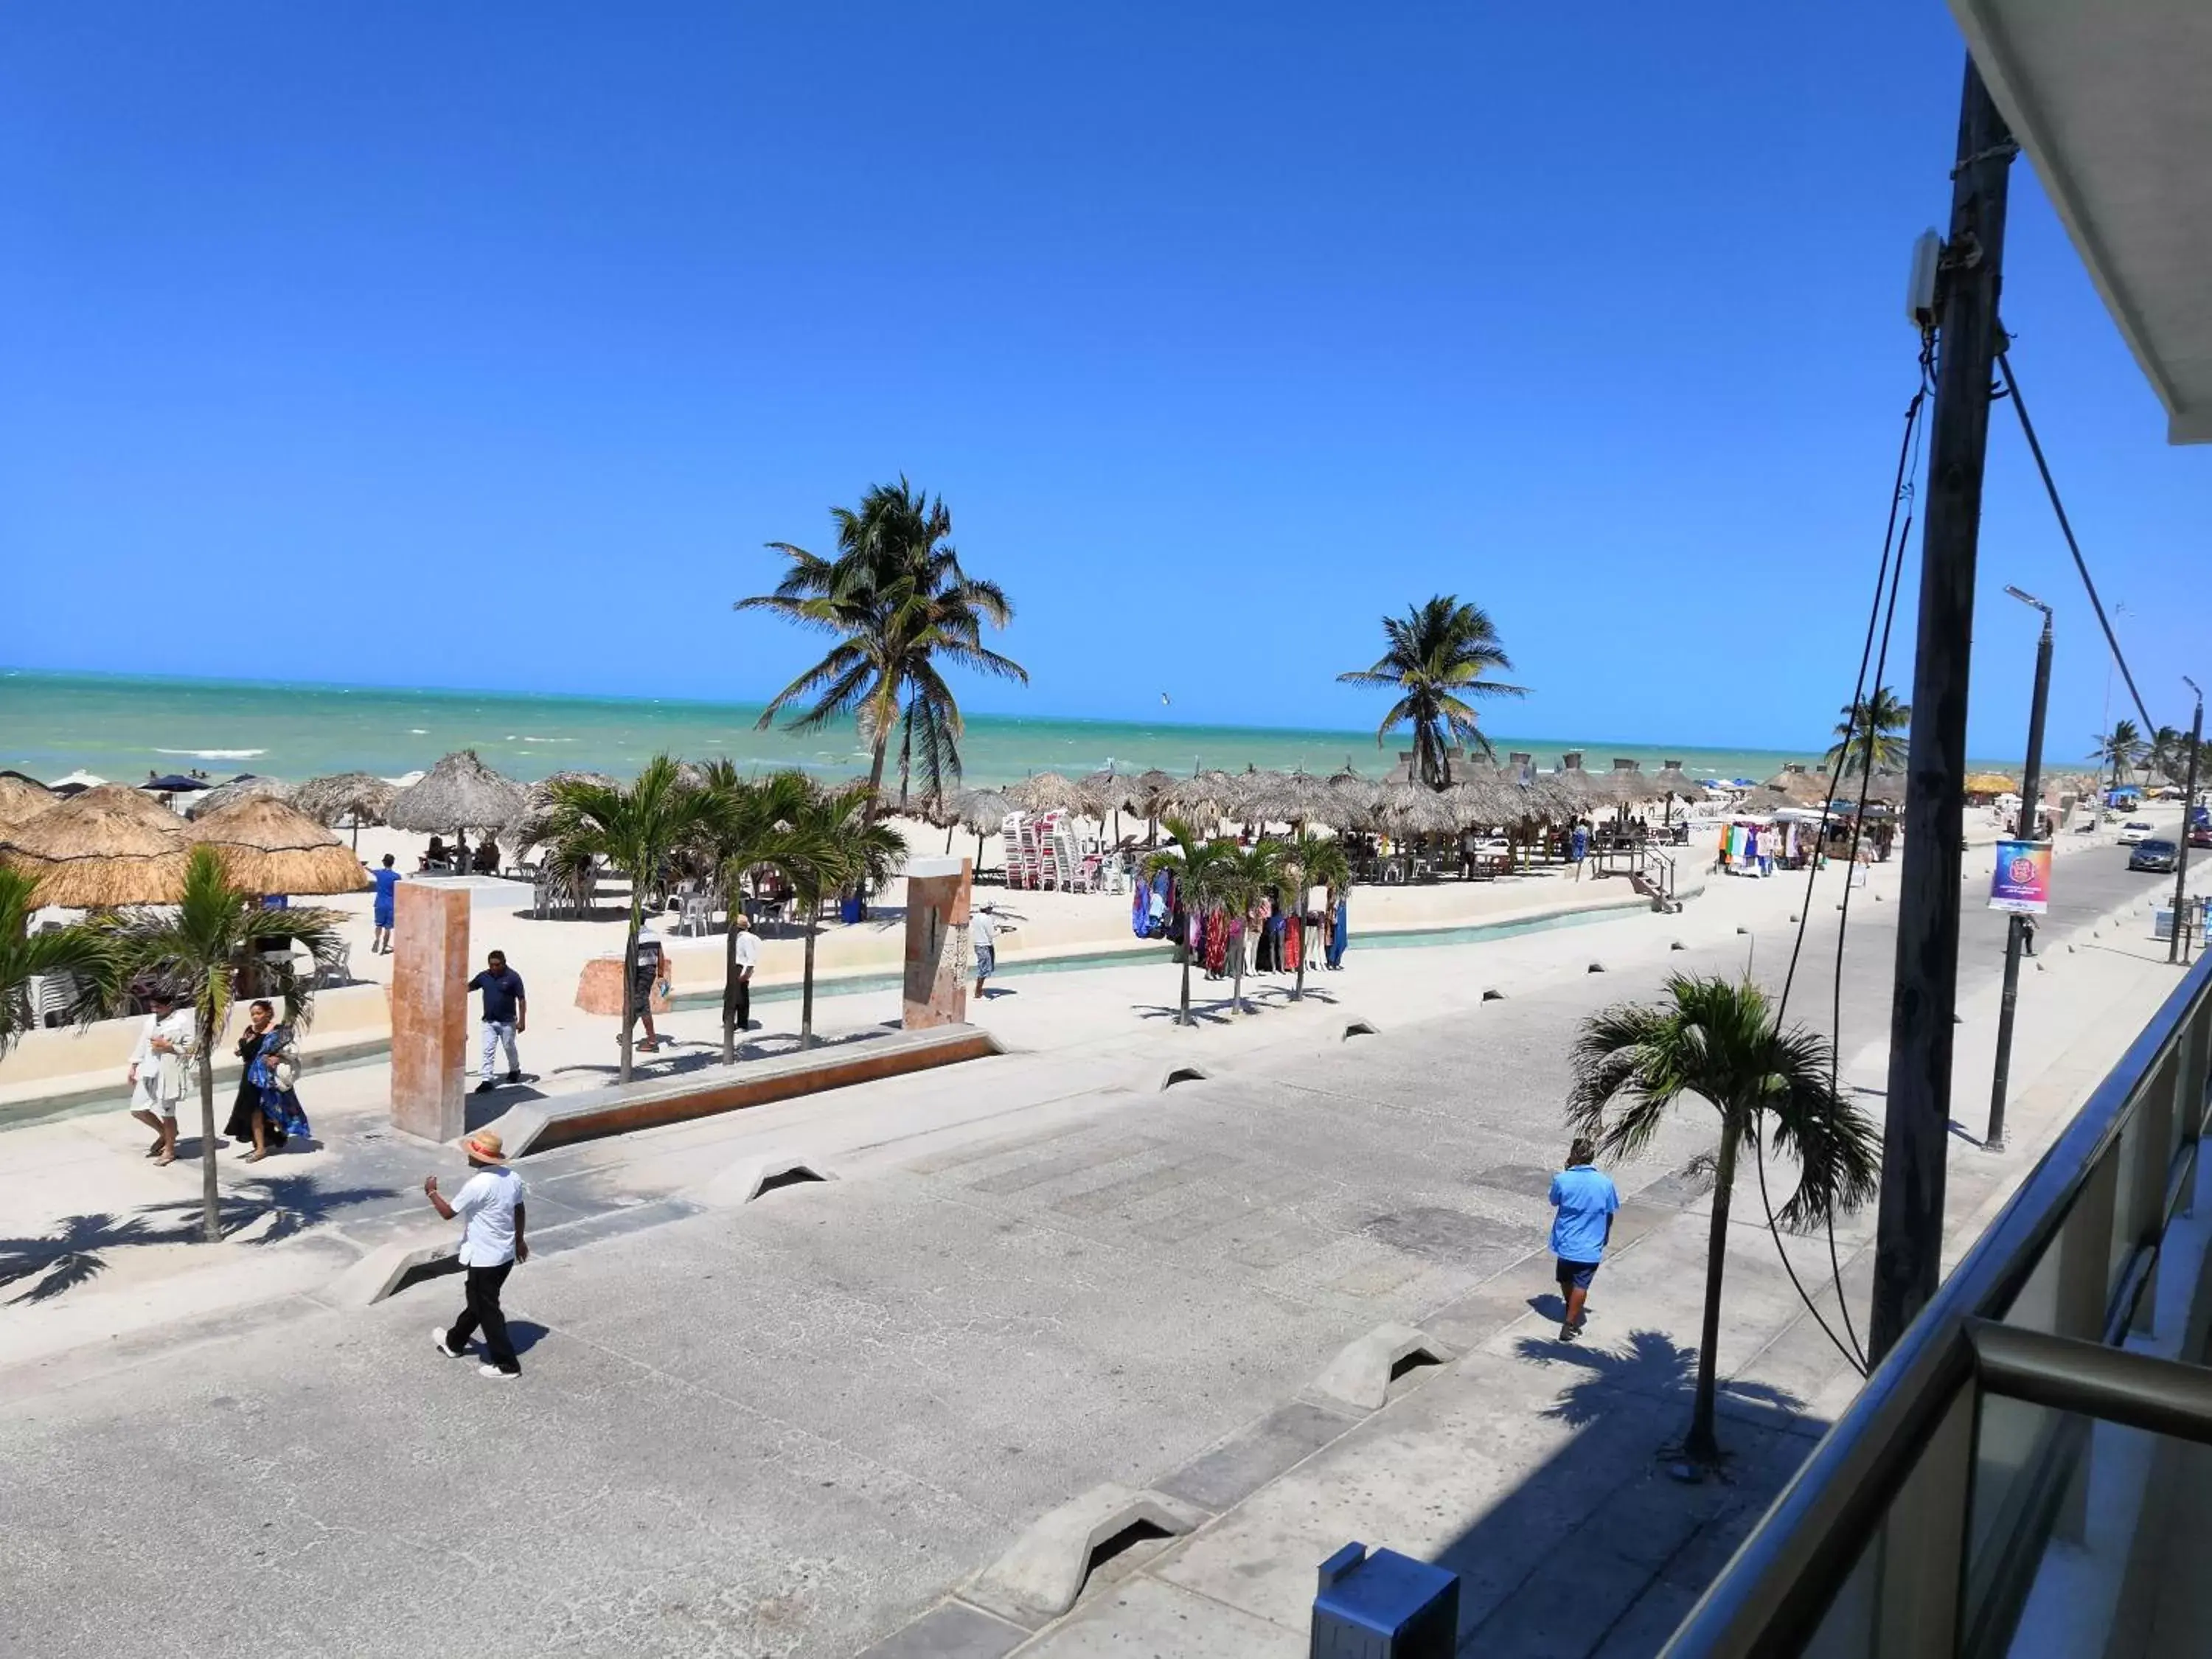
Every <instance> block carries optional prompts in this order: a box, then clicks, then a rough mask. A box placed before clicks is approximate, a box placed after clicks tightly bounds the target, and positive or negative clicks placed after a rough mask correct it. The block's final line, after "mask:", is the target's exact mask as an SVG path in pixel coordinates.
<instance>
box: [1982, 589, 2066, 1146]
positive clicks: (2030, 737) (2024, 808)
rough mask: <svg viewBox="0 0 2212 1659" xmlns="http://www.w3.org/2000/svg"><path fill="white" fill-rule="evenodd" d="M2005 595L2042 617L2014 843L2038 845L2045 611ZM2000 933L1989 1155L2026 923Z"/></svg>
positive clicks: (2008, 1060)
mask: <svg viewBox="0 0 2212 1659" xmlns="http://www.w3.org/2000/svg"><path fill="white" fill-rule="evenodd" d="M2005 592H2008V593H2009V594H2011V595H2012V596H2013V598H2015V599H2018V600H2019V601H2020V602H2021V604H2022V605H2033V606H2034V607H2035V608H2036V609H2037V610H2038V611H2041V612H2042V613H2043V637H2042V638H2041V639H2039V640H2038V641H2036V642H2035V698H2034V701H2033V702H2030V703H2029V704H2028V708H2027V773H2026V775H2024V776H2023V777H2022V778H2021V781H2020V824H2021V827H2020V839H2021V840H2022V841H2041V840H2042V839H2043V823H2042V817H2043V711H2044V707H2045V704H2046V703H2048V702H2049V701H2050V699H2051V607H2050V606H2049V605H2045V604H2044V602H2043V601H2042V600H2041V599H2037V598H2036V597H2035V595H2033V593H2023V592H2021V591H2020V589H2018V588H2017V587H2007V588H2006V589H2005ZM2009 921H2010V922H2011V926H2010V927H2008V928H2006V930H2005V965H2004V1000H2003V1002H2002V1005H2001V1006H1999V1008H1998V1010H1997V1064H1996V1076H1995V1078H1994V1079H1992V1080H1991V1082H1990V1132H1989V1133H1988V1134H1986V1135H1984V1137H1983V1138H1982V1145H1983V1146H1984V1148H1985V1149H1987V1150H1988V1151H1990V1152H2002V1151H2003V1150H2004V1144H2005V1138H2004V1112H2005V1089H2006V1086H2007V1085H2008V1084H2009V1083H2010V1082H2011V1080H2012V1022H2013V1015H2014V1013H2015V1011H2016V1010H2017V1009H2018V1007H2019V1006H2020V947H2021V944H2022V943H2023V942H2024V941H2025V939H2026V938H2027V917H2026V916H2022V915H2014V916H2012V917H2010V918H2009Z"/></svg>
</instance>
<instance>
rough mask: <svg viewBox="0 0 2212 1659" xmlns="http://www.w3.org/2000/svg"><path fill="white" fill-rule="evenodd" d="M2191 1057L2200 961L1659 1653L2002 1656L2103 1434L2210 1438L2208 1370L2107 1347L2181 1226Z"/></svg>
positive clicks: (2067, 1537)
mask: <svg viewBox="0 0 2212 1659" xmlns="http://www.w3.org/2000/svg"><path fill="white" fill-rule="evenodd" d="M2208 1065H2212V958H2208V959H2206V960H2204V961H2200V962H2198V963H2197V965H2196V966H2195V967H2194V968H2193V969H2191V970H2190V971H2189V972H2188V974H2187V975H2186V976H2185V978H2184V979H2183V980H2182V981H2181V983H2180V984H2179V986H2178V987H2176V988H2175V990H2174V992H2173V993H2172V995H2171V996H2169V997H2168V998H2167V999H2166V1001H2165V1003H2164V1004H2163V1005H2162V1006H2160V1009H2159V1011H2158V1013H2157V1015H2156V1016H2155V1017H2154V1018H2153V1019H2152V1020H2151V1022H2150V1024H2148V1026H2146V1027H2145V1028H2144V1030H2143V1031H2142V1035H2141V1036H2138V1037H2137V1038H2136V1041H2135V1042H2134V1043H2133V1044H2132V1045H2131V1046H2130V1048H2129V1049H2128V1052H2127V1054H2126V1055H2125V1056H2124V1058H2123V1059H2122V1060H2120V1063H2119V1064H2118V1066H2115V1067H2114V1068H2113V1070H2112V1073H2111V1074H2110V1075H2109V1076H2108V1077H2106V1079H2105V1080H2104V1082H2103V1083H2102V1084H2100V1085H2099V1086H2098V1089H2097V1091H2096V1092H2095V1093H2094V1094H2093V1096H2091V1097H2090V1098H2089V1101H2088V1103H2087V1104H2086V1105H2085V1106H2084V1107H2083V1108H2082V1109H2081V1112H2080V1113H2079V1114H2078V1115H2076V1116H2075V1119H2074V1121H2072V1122H2071V1123H2070V1124H2069V1125H2068V1126H2067V1127H2066V1129H2065V1130H2064V1132H2063V1133H2062V1134H2061V1136H2060V1137H2059V1139H2058V1141H2057V1144H2056V1145H2055V1146H2052V1147H2051V1151H2050V1152H2049V1153H2048V1154H2047V1155H2046V1156H2045V1158H2044V1159H2043V1161H2042V1162H2041V1163H2040V1164H2038V1165H2037V1166H2036V1167H2035V1169H2034V1170H2033V1172H2032V1173H2031V1174H2030V1175H2029V1176H2028V1177H2027V1180H2026V1181H2025V1182H2022V1183H2021V1188H2020V1190H2019V1191H2018V1192H2017V1193H2015V1194H2014V1196H2013V1199H2012V1201H2011V1202H2010V1203H2009V1204H2008V1205H2007V1206H2005V1209H2004V1211H2003V1212H2002V1214H2000V1215H1999V1216H1998V1217H1997V1218H1996V1221H1995V1222H1994V1223H1993V1224H1991V1225H1990V1229H1989V1231H1987V1232H1985V1233H1984V1235H1983V1236H1982V1237H1981V1238H1980V1239H1979V1241H1978V1242H1977V1243H1976V1244H1975V1245H1974V1247H1973V1249H1972V1250H1971V1251H1969V1252H1968V1254H1967V1255H1966V1259H1965V1260H1964V1261H1961V1262H1960V1264H1959V1265H1958V1267H1957V1268H1956V1269H1955V1270H1954V1271H1953V1273H1951V1275H1950V1277H1949V1278H1948V1279H1945V1280H1944V1282H1943V1284H1942V1287H1941V1288H1940V1289H1939V1290H1938V1291H1937V1292H1936V1297H1935V1298H1934V1300H1932V1301H1931V1302H1930V1303H1929V1304H1928V1306H1927V1307H1926V1308H1925V1309H1924V1310H1922V1312H1921V1314H1920V1316H1919V1317H1918V1318H1917V1320H1915V1321H1914V1322H1913V1323H1912V1325H1911V1327H1910V1328H1908V1329H1907V1330H1906V1331H1905V1334H1904V1335H1903V1337H1902V1338H1900V1339H1899V1341H1898V1344H1897V1346H1896V1347H1895V1348H1894V1349H1893V1351H1892V1352H1890V1354H1889V1355H1888V1357H1887V1358H1886V1359H1885V1360H1884V1361H1883V1362H1882V1364H1881V1366H1880V1367H1879V1368H1877V1369H1876V1370H1875V1373H1874V1376H1872V1377H1871V1378H1870V1379H1869V1381H1868V1383H1867V1384H1866V1387H1865V1388H1864V1389H1863V1390H1862V1391H1861V1392H1860V1394H1859V1395H1858V1397H1857V1399H1856V1400H1855V1401H1853V1402H1852V1404H1851V1406H1850V1409H1849V1410H1847V1411H1846V1412H1844V1414H1843V1416H1842V1417H1841V1418H1840V1419H1838V1422H1837V1423H1836V1425H1835V1426H1834V1427H1833V1428H1832V1430H1830V1431H1829V1432H1828V1435H1827V1437H1826V1438H1825V1439H1824V1440H1822V1441H1821V1443H1820V1446H1819V1447H1818V1448H1817V1449H1815V1451H1814V1454H1813V1455H1812V1457H1811V1458H1810V1459H1809V1460H1808V1462H1806V1464H1805V1466H1804V1468H1802V1470H1800V1471H1799V1473H1798V1475H1797V1478H1796V1480H1794V1481H1792V1482H1791V1483H1790V1486H1789V1487H1788V1488H1787V1489H1786V1490H1785V1491H1784V1492H1783V1494H1782V1496H1781V1497H1780V1498H1778V1499H1777V1500H1776V1502H1775V1504H1774V1507H1773V1508H1772V1509H1771V1510H1770V1511H1769V1512H1768V1514H1767V1516H1766V1518H1765V1520H1764V1521H1763V1522H1761V1523H1760V1525H1759V1528H1758V1529H1757V1530H1756V1531H1755V1532H1753V1534H1752V1535H1751V1536H1750V1538H1748V1539H1747V1540H1746V1541H1745V1543H1744V1546H1743V1547H1742V1549H1741V1550H1740V1551H1739V1552H1738V1553H1737V1554H1736V1557H1735V1560H1734V1561H1732V1562H1731V1563H1730V1564H1729V1566H1728V1568H1727V1569H1726V1570H1725V1571H1723V1573H1722V1574H1721V1576H1720V1577H1718V1578H1717V1579H1716V1580H1715V1581H1714V1583H1713V1584H1712V1585H1711V1588H1710V1589H1708V1590H1707V1591H1706V1593H1705V1597H1704V1599H1703V1600H1701V1601H1699V1604H1698V1605H1697V1607H1695V1608H1693V1609H1692V1612H1691V1613H1690V1616H1689V1617H1688V1619H1687V1620H1685V1621H1684V1622H1683V1624H1682V1626H1681V1627H1680V1630H1679V1631H1677V1632H1676V1633H1675V1636H1674V1640H1673V1641H1672V1643H1670V1644H1668V1648H1667V1649H1666V1652H1667V1653H1668V1655H1679V1656H1690V1655H1696V1656H1736V1655H1741V1656H1744V1659H1752V1656H1758V1659H1773V1656H1780V1655H1794V1654H1806V1655H1817V1656H1821V1659H1830V1656H1833V1659H1845V1656H1862V1655H1864V1656H1877V1655H1878V1656H1881V1659H1900V1656H1919V1655H1950V1654H1971V1655H1978V1656H1979V1655H1996V1654H2002V1653H2005V1652H2007V1651H2008V1650H2010V1649H2011V1648H2012V1647H2013V1645H2014V1643H2015V1637H2016V1636H2017V1635H2020V1634H2021V1614H2022V1611H2023V1609H2025V1608H2027V1607H2028V1606H2029V1605H2030V1598H2031V1593H2032V1592H2033V1591H2034V1590H2035V1588H2036V1585H2037V1582H2038V1578H2039V1575H2040V1574H2042V1573H2043V1572H2044V1571H2045V1568H2046V1566H2047V1565H2048V1564H2049V1559H2050V1557H2051V1546H2052V1543H2053V1541H2055V1540H2056V1541H2068V1542H2079V1541H2081V1539H2082V1538H2083V1536H2084V1534H2085V1530H2086V1529H2088V1528H2090V1527H2091V1526H2092V1520H2091V1516H2090V1515H2089V1512H2088V1505H2089V1502H2090V1497H2089V1494H2090V1492H2091V1490H2092V1482H2091V1480H2090V1474H2091V1472H2092V1468H2093V1465H2094V1464H2095V1463H2096V1462H2097V1461H2098V1460H2099V1459H2100V1458H2110V1457H2112V1454H2113V1453H2114V1450H2115V1448H2116V1437H2124V1436H2126V1435H2129V1434H2134V1435H2136V1437H2137V1438H2139V1439H2141V1440H2143V1441H2147V1442H2150V1443H2151V1444H2152V1445H2153V1447H2154V1449H2155V1448H2156V1447H2157V1446H2159V1445H2160V1444H2162V1443H2158V1442H2156V1441H2154V1439H2153V1437H2157V1436H2166V1437H2176V1438H2179V1439H2181V1440H2184V1441H2194V1442H2199V1443H2212V1370H2207V1369H2205V1368H2203V1367H2201V1366H2198V1365H2194V1364H2182V1363H2178V1362H2177V1361H2175V1360H2172V1359H2169V1358H2159V1357H2154V1355H2151V1354H2148V1353H2144V1352H2130V1351H2129V1350H2128V1349H2127V1348H2126V1347H2125V1346H2124V1345H2125V1344H2127V1343H2128V1342H2129V1341H2130V1337H2131V1336H2132V1337H2135V1338H2136V1339H2137V1341H2136V1346H2137V1347H2138V1348H2140V1347H2142V1346H2144V1343H2143V1341H2142V1339H2143V1338H2145V1337H2147V1336H2148V1335H2149V1334H2151V1326H2152V1312H2153V1310H2154V1307H2155V1306H2157V1305H2158V1304H2159V1303H2160V1300H2161V1298H2160V1297H2159V1295H2158V1280H2159V1278H2160V1264H2161V1259H2162V1255H2163V1252H2164V1249H2165V1246H2166V1243H2167V1242H2168V1239H2169V1235H2170V1234H2172V1233H2173V1231H2174V1229H2175V1224H2176V1223H2177V1221H2179V1219H2180V1218H2184V1217H2186V1216H2188V1215H2189V1214H2190V1213H2191V1198H2192V1194H2193V1193H2194V1190H2195V1188H2196V1182H2197V1146H2198V1144H2199V1139H2200V1137H2201V1135H2202V1133H2203V1127H2204V1120H2205V1094H2206V1075H2207V1069H2208ZM2187 1231H2188V1239H2187V1242H2186V1249H2187V1250H2188V1252H2189V1255H2188V1258H2187V1259H2186V1260H2184V1259H2182V1258H2181V1257H2180V1256H2179V1254H2177V1255H2176V1257H2175V1259H2173V1260H2172V1261H2168V1262H2167V1263H2166V1267H2167V1269H2168V1271H2169V1272H2170V1273H2185V1274H2186V1275H2187V1276H2188V1282H2189V1283H2191V1284H2192V1285H2193V1284H2194V1283H2195V1281H2196V1276H2197V1272H2198V1269H2199V1268H2200V1267H2202V1265H2203V1261H2202V1252H2203V1243H2202V1240H2201V1238H2199V1237H2198V1236H2197V1229H2196V1228H2195V1227H2194V1225H2191V1226H2190V1227H2189V1228H2188V1229H2187ZM2181 1248H2182V1246H2181V1245H2179V1244H2177V1251H2179V1249H2181ZM2164 1299H2165V1300H2166V1301H2167V1302H2169V1303H2171V1302H2172V1301H2173V1300H2175V1298H2174V1297H2167V1298H2164ZM2181 1299H2183V1300H2186V1298H2185V1297H2184V1298H2181ZM2169 1317H2171V1315H2169ZM2165 1334H2168V1335H2170V1333H2165ZM2168 1346H2171V1344H2170V1343H2169V1345H2168ZM2111 1425H2126V1427H2125V1428H2124V1429H2118V1428H2113V1427H2112V1426H2111ZM2152 1455H2154V1454H2152ZM2138 1461H2139V1462H2140V1461H2144V1460H2140V1459H2139V1460H2138ZM2107 1484H2108V1486H2109V1483H2107ZM2105 1507H2106V1509H2107V1510H2109V1509H2110V1507H2111V1504H2109V1503H2106V1504H2105ZM2060 1601H2061V1605H2062V1606H2063V1597H2061V1598H2060ZM2044 1605H2045V1603H2044V1602H2043V1601H2038V1602H2037V1606H2038V1607H2039V1608H2040V1607H2043V1606H2044ZM2027 1634H2029V1635H2031V1636H2032V1635H2033V1632H2027ZM2022 1645H2030V1644H2029V1643H2023V1644H2022Z"/></svg>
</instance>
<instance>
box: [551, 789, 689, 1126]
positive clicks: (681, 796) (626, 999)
mask: <svg viewBox="0 0 2212 1659" xmlns="http://www.w3.org/2000/svg"><path fill="white" fill-rule="evenodd" d="M547 793H548V794H549V796H550V801H549V803H548V813H547V818H546V829H545V839H546V842H547V843H548V844H549V845H550V847H551V848H553V849H554V850H553V856H554V857H555V858H556V859H557V860H559V861H560V862H562V864H564V865H574V864H580V863H581V862H583V861H584V860H589V859H605V860H606V861H607V862H608V863H609V864H611V865H612V866H614V867H615V868H616V869H617V870H619V871H621V872H623V874H624V875H626V876H628V877H629V934H628V936H627V937H626V938H625V939H624V940H623V1021H622V1070H621V1073H620V1075H619V1079H618V1080H619V1081H621V1082H623V1083H627V1082H629V1079H630V1025H631V1023H632V1022H633V1021H634V1020H635V1018H637V1009H636V1006H635V996H636V985H635V981H636V977H637V935H638V930H639V929H640V928H641V927H643V926H644V925H645V895H646V890H647V888H649V887H650V886H652V885H653V883H655V882H657V881H659V879H660V878H661V872H662V869H663V867H664V866H665V865H666V864H667V863H668V860H670V859H671V858H672V857H673V856H674V855H675V854H676V853H677V851H678V849H679V848H682V847H683V846H684V843H685V842H688V841H689V840H690V839H691V837H692V836H694V835H695V834H696V831H697V829H698V828H699V825H700V823H701V822H702V820H703V819H704V818H705V817H707V815H708V810H709V808H710V806H711V805H712V802H711V800H710V799H709V797H708V794H707V793H706V792H705V791H703V790H701V789H696V788H694V787H691V786H690V784H688V783H686V782H685V781H684V775H683V773H682V772H681V771H679V770H678V768H677V764H676V762H675V761H674V760H673V759H671V757H668V756H666V755H655V756H654V757H653V758H652V759H651V760H649V761H647V763H645V769H644V770H642V771H641V772H640V773H639V774H638V775H637V781H635V782H634V783H632V784H630V785H629V787H623V786H622V785H620V784H612V785H610V784H604V783H593V782H592V781H589V780H587V779H584V778H562V779H559V780H556V781H555V782H554V784H553V785H552V787H550V789H549V790H548V791H547Z"/></svg>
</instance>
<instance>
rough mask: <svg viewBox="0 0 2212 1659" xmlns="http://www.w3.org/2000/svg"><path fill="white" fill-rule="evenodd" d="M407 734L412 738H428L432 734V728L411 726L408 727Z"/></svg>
mask: <svg viewBox="0 0 2212 1659" xmlns="http://www.w3.org/2000/svg"><path fill="white" fill-rule="evenodd" d="M407 735H408V736H409V737H410V738H427V737H428V736H429V735H430V728H429V727H428V726H409V727H408V728H407Z"/></svg>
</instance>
